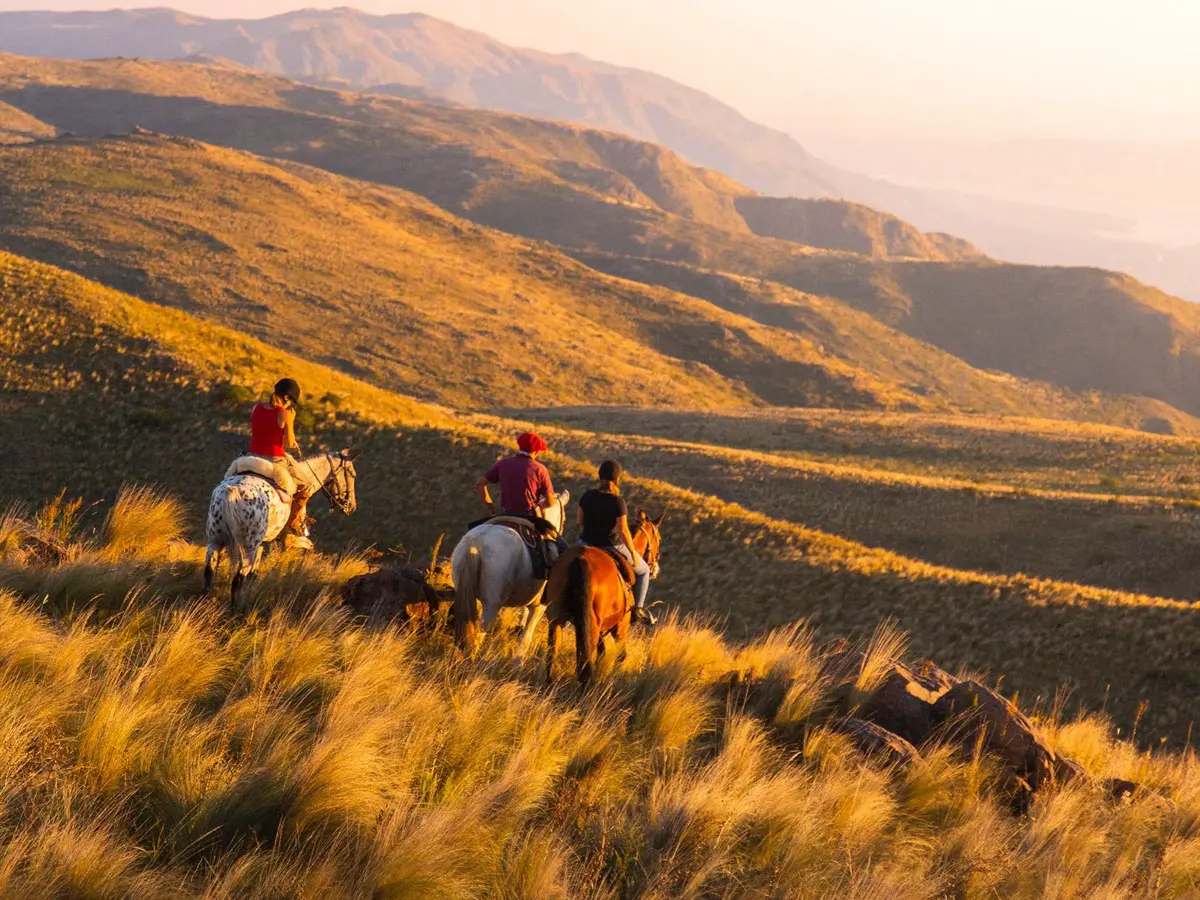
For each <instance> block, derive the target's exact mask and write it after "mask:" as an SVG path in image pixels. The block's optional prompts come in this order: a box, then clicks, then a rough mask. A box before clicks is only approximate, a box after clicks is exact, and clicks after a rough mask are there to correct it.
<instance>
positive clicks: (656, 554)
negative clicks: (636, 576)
mask: <svg viewBox="0 0 1200 900" xmlns="http://www.w3.org/2000/svg"><path fill="white" fill-rule="evenodd" d="M666 518H667V513H666V511H665V510H664V511H663V514H662V515H661V516H659V517H658V518H657V519H651V518H650V516H648V515H647V514H646V511H645V510H644V509H642V510H638V514H637V527H636V528H635V529H634V532H633V542H634V544H636V545H637V547H636V549H637V551H638V552H639V553H640V554H641V555H642V559H644V560H646V565H648V566H649V567H650V577H651V578H657V577H658V576H659V573H660V572H661V571H662V567H661V566H660V565H659V562H660V561H661V560H662V523H663V522H664V521H665V520H666ZM643 543H644V544H645V546H644V547H643V546H642V545H643Z"/></svg>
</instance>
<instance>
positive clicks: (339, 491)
mask: <svg viewBox="0 0 1200 900" xmlns="http://www.w3.org/2000/svg"><path fill="white" fill-rule="evenodd" d="M356 459H358V454H357V453H351V452H350V451H349V450H343V451H342V452H341V453H339V454H337V456H335V457H333V461H332V462H333V465H332V466H331V467H330V471H329V482H328V484H327V485H326V491H327V493H328V494H329V508H330V509H336V510H337V511H338V512H340V513H341V514H342V515H344V516H348V515H350V514H351V513H352V512H354V511H355V510H356V509H358V498H357V497H356V496H355V493H354V481H355V479H356V478H358V472H356V471H355V469H354V461H355V460H356Z"/></svg>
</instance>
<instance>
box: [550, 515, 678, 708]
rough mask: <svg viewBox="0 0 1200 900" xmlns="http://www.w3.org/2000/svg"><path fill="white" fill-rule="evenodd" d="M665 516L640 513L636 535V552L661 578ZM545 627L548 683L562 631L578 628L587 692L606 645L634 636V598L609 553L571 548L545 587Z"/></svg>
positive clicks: (578, 672)
mask: <svg viewBox="0 0 1200 900" xmlns="http://www.w3.org/2000/svg"><path fill="white" fill-rule="evenodd" d="M665 518H666V513H664V514H663V515H661V516H659V517H658V518H657V519H651V518H650V517H649V516H647V515H646V514H645V513H644V512H639V513H638V517H637V524H636V527H634V528H633V529H631V530H632V536H633V543H634V548H635V549H636V550H637V551H638V553H639V554H641V556H642V558H643V559H645V560H646V564H647V565H648V566H650V573H651V576H652V577H654V578H657V577H658V573H659V559H660V557H661V555H662V532H661V531H660V530H659V526H661V525H662V523H663V519H665ZM545 600H546V605H545V612H546V621H547V622H548V623H549V625H550V640H549V647H548V649H547V656H546V681H547V682H549V681H550V680H551V673H552V672H553V670H554V657H555V656H557V655H558V636H559V631H560V630H561V629H562V627H563V626H564V625H566V624H567V623H571V624H572V625H574V626H575V677H576V678H577V679H578V680H579V683H580V684H582V685H583V686H584V687H586V686H587V684H588V682H589V681H591V678H592V672H593V670H594V669H595V666H596V657H597V656H599V655H601V654H603V653H604V639H605V638H606V637H607V636H608V635H612V636H613V637H614V638H615V639H616V640H617V642H618V643H624V641H625V638H626V637H628V636H629V622H630V613H631V612H632V608H633V595H632V593H631V592H630V591H629V589H628V586H627V585H626V583H625V578H624V576H623V575H622V573H621V570H620V569H619V568H618V567H617V564H616V562H615V561H614V560H613V558H612V556H610V555H609V553H608V551H606V550H602V549H600V548H598V547H572V548H571V549H570V550H568V551H567V552H566V553H565V554H563V556H562V558H561V559H559V561H558V562H557V563H556V564H555V566H554V570H553V571H552V572H551V573H550V582H549V584H548V585H547V586H546V598H545Z"/></svg>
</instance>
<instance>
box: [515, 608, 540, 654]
mask: <svg viewBox="0 0 1200 900" xmlns="http://www.w3.org/2000/svg"><path fill="white" fill-rule="evenodd" d="M525 613H526V616H525V630H524V633H523V634H522V635H521V643H520V645H519V646H518V647H517V658H518V659H524V658H525V654H527V653H528V652H529V648H530V646H532V645H533V636H534V634H535V632H537V627H538V625H540V624H541V621H542V617H543V616H545V615H546V607H545V605H544V604H541V603H539V604H538V605H537V606H527V607H525Z"/></svg>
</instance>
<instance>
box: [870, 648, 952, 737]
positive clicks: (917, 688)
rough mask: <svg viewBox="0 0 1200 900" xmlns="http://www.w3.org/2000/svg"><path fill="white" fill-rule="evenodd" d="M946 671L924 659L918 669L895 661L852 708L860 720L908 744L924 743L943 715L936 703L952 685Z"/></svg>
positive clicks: (950, 677)
mask: <svg viewBox="0 0 1200 900" xmlns="http://www.w3.org/2000/svg"><path fill="white" fill-rule="evenodd" d="M956 683H957V682H956V680H955V679H954V678H953V677H952V676H951V675H950V674H949V673H947V672H945V671H943V670H942V669H939V668H938V667H937V666H935V665H934V664H933V663H931V662H926V663H925V665H924V666H922V668H921V671H920V672H914V671H913V670H912V669H910V668H909V667H908V666H905V665H902V664H896V665H895V666H893V667H892V671H891V672H890V673H889V674H888V675H887V677H886V678H884V680H883V683H882V684H880V686H879V687H878V688H876V689H875V691H874V692H872V693H871V694H870V695H869V696H868V697H867V698H866V699H865V700H863V701H862V702H861V703H860V704H859V705H858V707H857V709H856V710H855V712H854V714H855V715H856V716H857V717H858V718H860V719H866V720H867V721H869V722H874V723H875V724H876V725H879V726H881V727H882V728H885V729H887V730H888V731H890V732H892V733H893V734H896V735H898V736H900V737H901V738H903V739H904V740H905V741H907V742H908V743H910V744H915V745H920V744H922V743H924V742H925V741H926V740H927V739H928V738H929V736H930V734H932V733H933V730H934V729H935V728H936V727H937V726H938V724H940V722H941V721H942V719H943V717H942V715H941V714H940V712H939V710H938V707H937V704H938V701H939V700H941V699H942V697H944V696H945V695H946V694H947V693H948V692H949V691H950V690H951V689H952V688H953V687H954V685H955V684H956Z"/></svg>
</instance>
